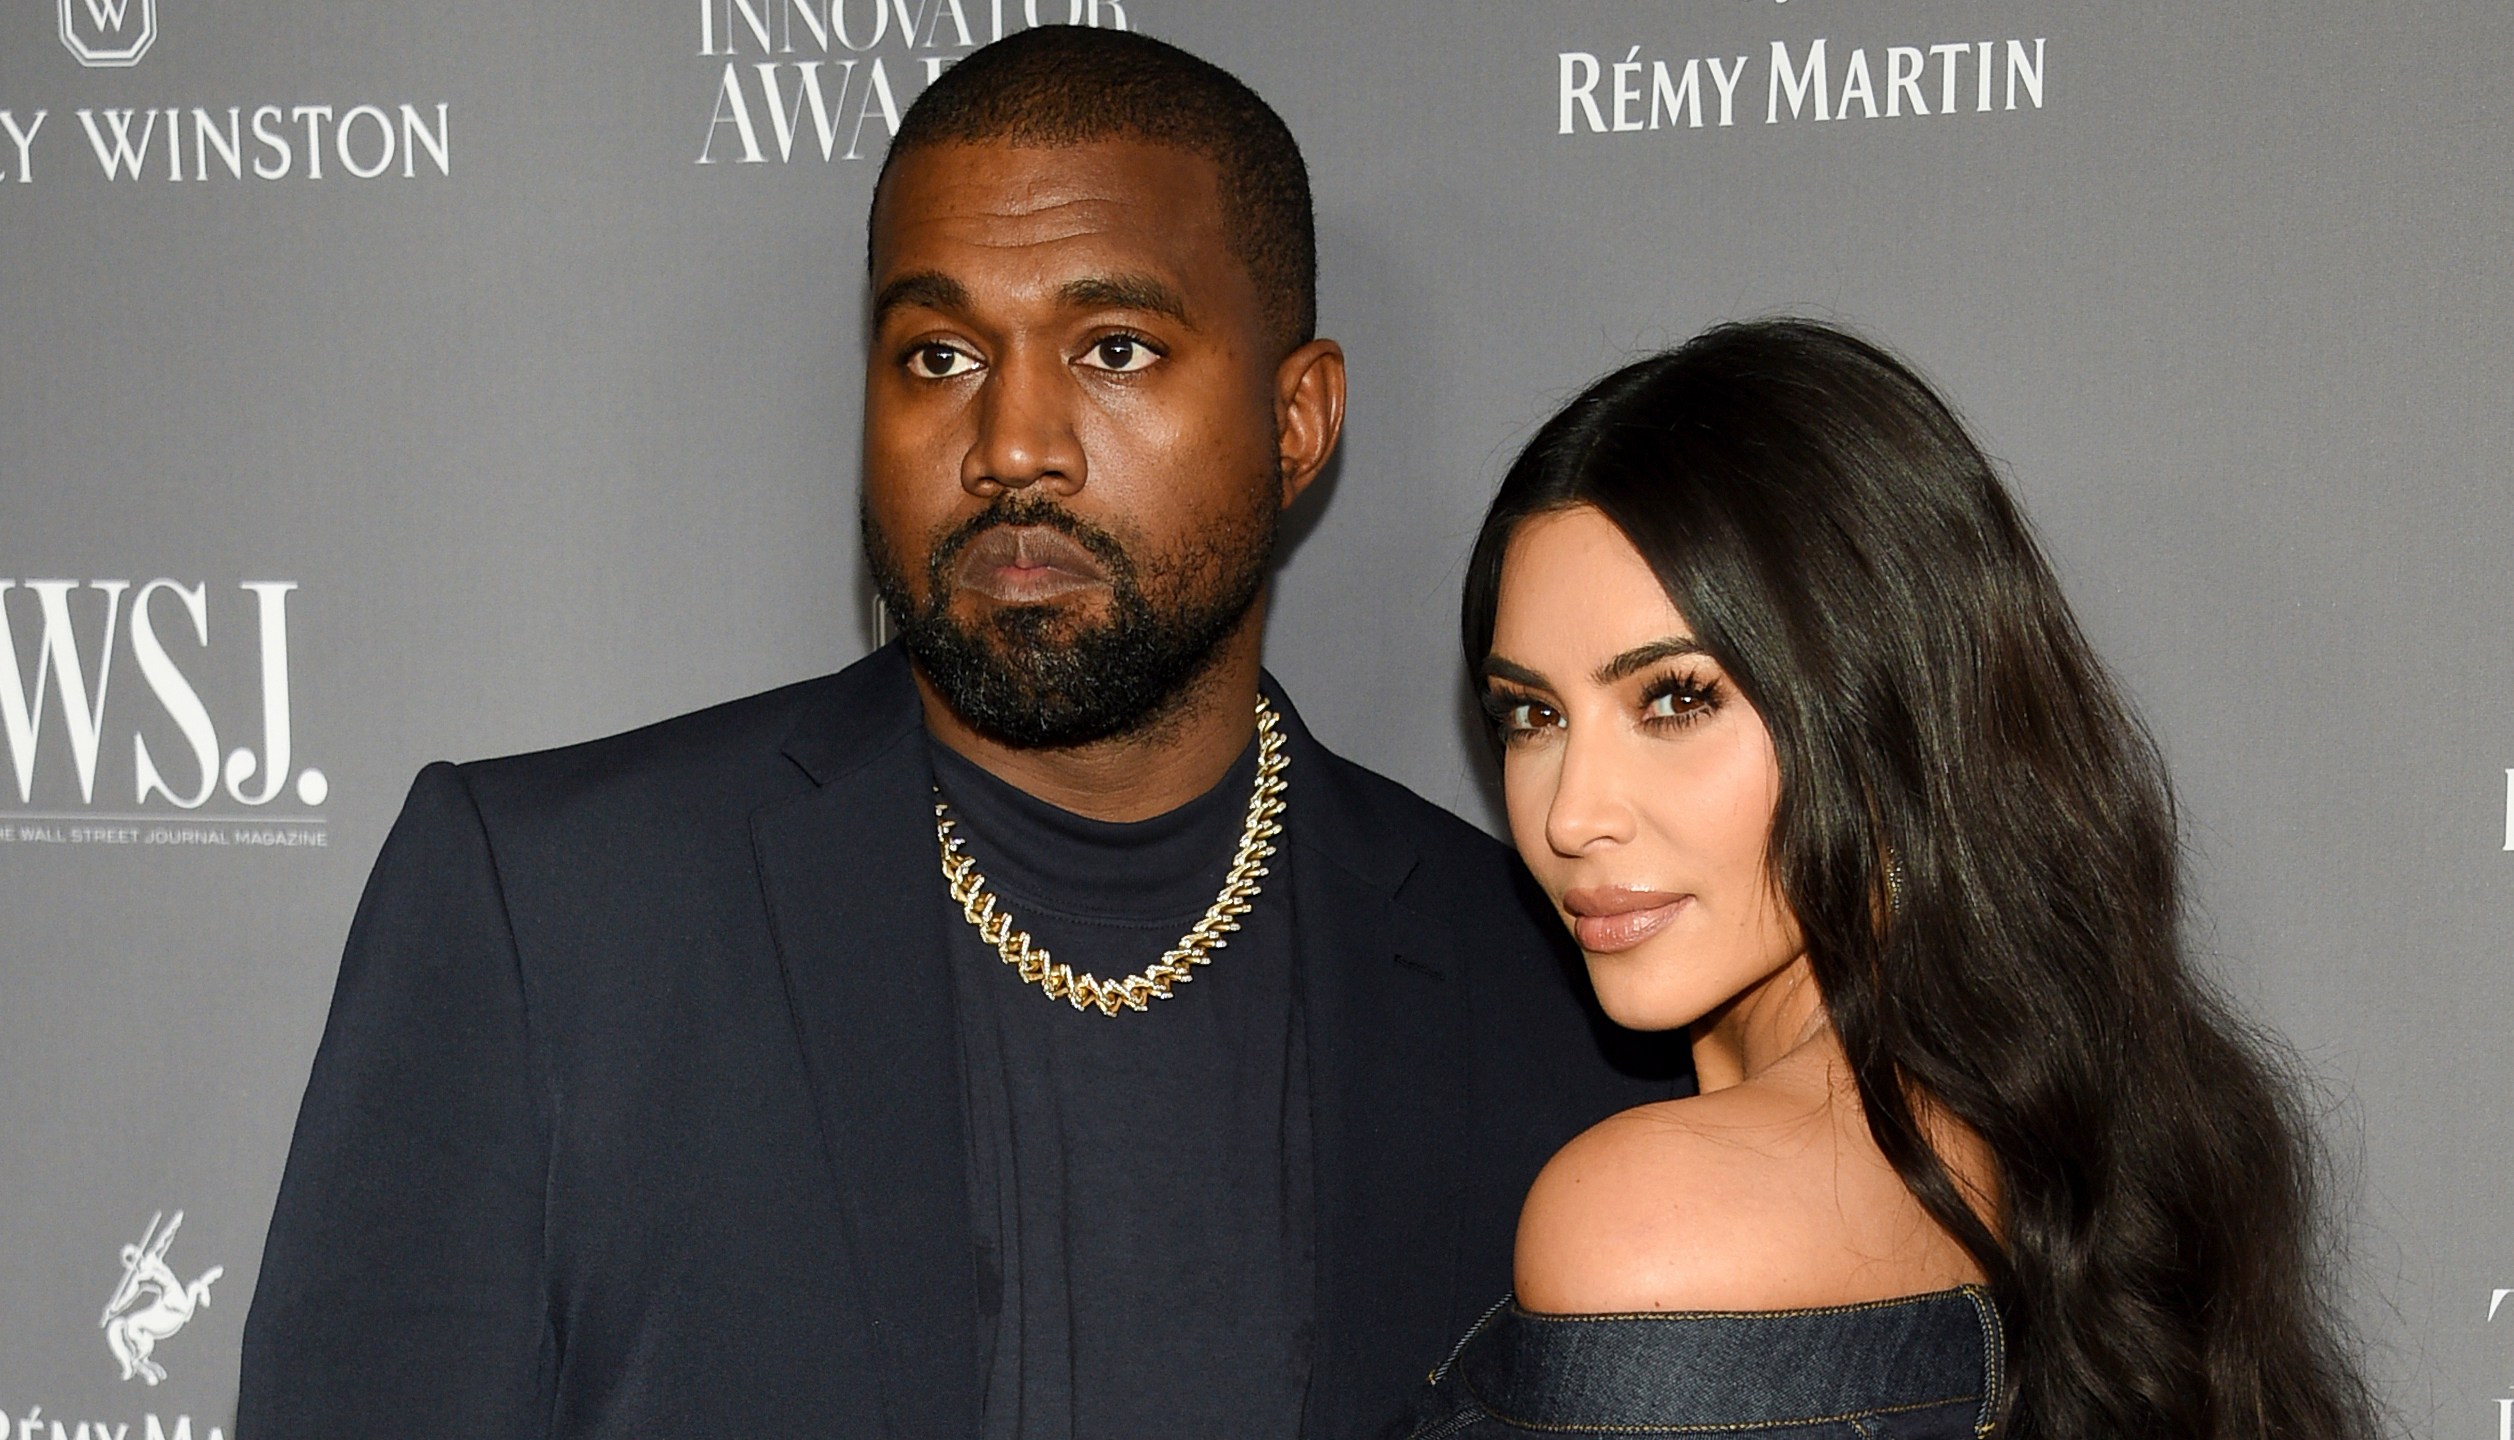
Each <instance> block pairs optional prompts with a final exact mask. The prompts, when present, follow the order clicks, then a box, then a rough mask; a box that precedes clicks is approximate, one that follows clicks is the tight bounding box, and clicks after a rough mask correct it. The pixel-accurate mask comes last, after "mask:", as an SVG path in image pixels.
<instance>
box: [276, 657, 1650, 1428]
mask: <svg viewBox="0 0 2514 1440" xmlns="http://www.w3.org/2000/svg"><path fill="white" fill-rule="evenodd" d="M1277 699H1278V704H1279V706H1280V708H1282V709H1283V710H1284V713H1285V719H1286V729H1287V731H1288V735H1287V748H1288V750H1289V754H1290V759H1291V771H1290V775H1289V779H1290V782H1291V791H1290V795H1289V797H1288V798H1289V802H1290V809H1289V813H1288V814H1287V816H1286V817H1285V819H1286V835H1287V843H1288V845H1289V846H1290V849H1291V866H1290V880H1291V885H1292V897H1293V913H1294V925H1295V934H1296V946H1297V955H1298V967H1299V980H1298V983H1299V986H1300V993H1301V996H1302V999H1303V1004H1304V1008H1305V1013H1306V1015H1307V1023H1308V1026H1309V1031H1308V1033H1309V1055H1310V1057H1311V1058H1310V1064H1311V1067H1312V1075H1311V1095H1312V1105H1313V1107H1314V1117H1313V1128H1314V1131H1315V1143H1316V1147H1317V1155H1316V1174H1317V1215H1316V1264H1317V1272H1318V1273H1317V1285H1316V1297H1317V1299H1316V1303H1317V1315H1316V1325H1315V1331H1314V1334H1315V1349H1314V1359H1313V1362H1312V1377H1311V1382H1310V1393H1309V1396H1308V1401H1307V1411H1306V1419H1305V1422H1304V1425H1303V1430H1304V1433H1306V1434H1311V1435H1319V1436H1345V1435H1355V1434H1361V1433H1366V1432H1369V1431H1371V1430H1373V1429H1374V1428H1376V1427H1377V1426H1378V1425H1380V1424H1381V1423H1382V1422H1383V1421H1384V1420H1386V1419H1388V1418H1390V1417H1392V1416H1393V1415H1395V1414H1396V1413H1397V1412H1398V1411H1399V1410H1400V1409H1402V1407H1403V1406H1404V1404H1405V1403H1406V1401H1407V1400H1408V1398H1409V1396H1410V1395H1411V1393H1412V1392H1413V1390H1414V1389H1415V1388H1417V1387H1419V1386H1420V1385H1421V1384H1422V1383H1423V1379H1424V1375H1425V1372H1426V1371H1427V1370H1428V1369H1429V1368H1430V1367H1431V1366H1432V1365H1433V1364H1434V1363H1435V1362H1437V1361H1438V1360H1439V1358H1440V1356H1441V1354H1442V1352H1443V1350H1444V1348H1445V1346H1446V1344H1447V1342H1448V1341H1450V1340H1451V1339H1452V1338H1454V1337H1455V1336H1456V1335H1457V1334H1458V1333H1459V1332H1461V1331H1463V1330H1464V1329H1465V1328H1466V1326H1467V1325H1468V1324H1469V1323H1470V1322H1471V1321H1472V1320H1473V1319H1474V1317H1475V1315H1476V1314H1477V1313H1479V1312H1480V1311H1481V1310H1482V1308H1483V1307H1484V1306H1485V1305H1487V1304H1489V1303H1490V1302H1491V1301H1492V1300H1493V1299H1494V1298H1496V1297H1497V1296H1499V1295H1500V1294H1501V1293H1502V1291H1503V1290H1504V1289H1505V1287H1506V1286H1507V1285H1508V1283H1509V1264H1510V1245H1511V1234H1512V1229H1513V1226H1514V1223H1515V1217H1516V1214H1517V1209H1518V1204H1519V1201H1520V1198H1521V1197H1522V1195H1523V1194H1524V1193H1525V1191H1526V1188H1527V1185H1528V1183H1529V1181H1530V1180H1531V1179H1532V1178H1533V1177H1534V1175H1535V1173H1536V1170H1537V1168H1538V1167H1539V1166H1540V1165H1541V1164H1542V1163H1543V1162H1544V1160H1545V1158H1546V1156H1547V1155H1549V1154H1550V1153H1551V1152H1552V1151H1553V1150H1554V1149H1555V1148H1556V1147H1557V1146H1559V1145H1561V1144H1562V1143H1563V1142H1564V1141H1565V1140H1567V1139H1569V1138H1570V1137H1571V1136H1572V1135H1574V1134H1575V1133H1577V1132H1578V1131H1579V1130H1581V1129H1582V1128H1584V1127H1585V1126H1587V1125H1589V1124H1590V1123H1592V1122H1594V1121H1596V1120H1597V1119H1599V1118H1600V1117H1602V1116H1604V1115H1606V1114H1608V1113H1610V1112H1612V1111H1614V1110H1617V1109H1620V1108H1622V1107H1625V1106H1628V1105H1632V1104H1636V1103H1640V1102H1642V1101H1646V1100H1651V1099H1657V1098H1664V1097H1665V1096H1667V1095H1669V1094H1671V1093H1673V1091H1674V1088H1675V1087H1676V1086H1678V1085H1681V1084H1682V1081H1681V1079H1679V1078H1677V1077H1678V1076H1680V1075H1681V1070H1680V1069H1679V1068H1677V1067H1678V1066H1680V1065H1681V1062H1680V1061H1678V1062H1674V1063H1673V1064H1671V1063H1670V1060H1669V1057H1668V1055H1667V1051H1666V1047H1665V1046H1663V1045H1656V1046H1654V1045H1645V1044H1640V1043H1636V1042H1634V1041H1633V1039H1632V1037H1619V1036H1617V1035H1615V1034H1613V1033H1610V1028H1609V1027H1606V1026H1605V1025H1604V1023H1603V1022H1602V1021H1601V1020H1599V1018H1598V1017H1597V1015H1596V1013H1595V1009H1594V1002H1593V1001H1591V1000H1590V999H1589V998H1588V996H1587V991H1586V988H1585V986H1584V985H1583V984H1581V983H1579V982H1578V981H1577V978H1576V956H1571V955H1568V954H1567V952H1566V950H1565V947H1564V945H1563V942H1562V937H1561V934H1560V927H1559V926H1557V925H1555V924H1554V923H1553V922H1552V921H1551V919H1550V917H1548V916H1546V915H1545V914H1544V913H1543V912H1542V908H1541V907H1542V901H1541V899H1539V898H1537V897H1535V896H1534V895H1533V894H1532V891H1531V889H1530V887H1529V886H1528V884H1527V882H1526V881H1525V879H1524V877H1523V875H1522V873H1521V872H1520V870H1519V868H1518V866H1517V864H1516V862H1515V861H1514V860H1513V859H1512V858H1511V856H1510V855H1509V854H1508V852H1507V851H1506V850H1504V849H1503V848H1502V847H1501V846H1499V845H1497V844H1495V843H1494V842H1493V841H1492V840H1491V839H1490V838H1488V837H1487V836H1485V835H1483V834H1482V833H1480V832H1479V831H1477V830H1475V829H1473V828H1472V827H1470V826H1468V825H1466V824H1464V823H1463V822H1461V821H1459V820H1457V819H1456V818H1454V817H1452V816H1450V815H1448V814H1446V813H1444V812H1443V811H1441V810H1439V809H1437V808H1435V807H1433V806H1431V805H1429V804H1427V803H1425V802H1424V801H1422V800H1420V799H1418V798H1416V797H1415V796H1414V795H1412V794H1411V793H1409V792H1407V791H1406V790H1404V789H1402V788H1400V787H1399V786H1397V785H1395V784H1393V783H1391V782H1389V781H1387V780H1384V779H1382V778H1380V777H1378V776H1376V775H1373V774H1371V773H1369V772H1368V771H1365V770H1362V769H1360V768H1359V767H1357V766H1354V765H1352V764H1349V763H1347V762H1345V761H1342V760H1339V759H1337V758H1336V757H1334V756H1332V755H1330V754H1328V753H1327V752H1326V751H1324V750H1323V749H1321V748H1319V746H1318V744H1317V742H1316V741H1314V740H1313V739H1311V738H1310V736H1309V734H1308V733H1307V732H1306V731H1305V730H1304V729H1303V728H1302V726H1301V723H1300V721H1299V718H1298V717H1297V716H1296V715H1293V714H1292V713H1291V710H1290V707H1289V705H1288V704H1283V703H1282V702H1281V697H1280V696H1279V695H1278V696H1277ZM921 724H922V721H921V718H920V712H919V709H918V703H917V697H916V694H915V690H914V688H913V686H912V684H911V683H910V678H909V674H908V668H907V665H906V662H905V661H904V659H903V658H902V657H901V656H900V654H899V653H898V652H897V650H896V648H895V647H894V648H892V649H889V650H884V651H881V652H877V653H876V654H875V655H873V656H872V657H870V658H868V659H867V660H865V661H863V662H862V663H860V664H857V665H855V666H853V667H851V668H849V669H847V670H846V671H844V672H842V673H840V674H838V675H834V676H830V677H826V678H824V679H820V680H815V681H810V682H807V683H804V684H801V685H796V686H792V687H789V688H787V689H783V690H778V691H774V692H771V693H769V694H766V695H761V696H757V697H753V698H751V699H747V700H741V701H736V702H734V703H732V704H728V705H723V706H719V707H716V708H714V709H711V710H706V711H701V712H699V713H697V714H694V715H688V716H684V717H682V718H679V719H676V720H671V721H667V722H665V723H663V724H660V725H656V726H652V727H650V728H647V729H644V730H639V731H636V732H633V733H630V734H627V735H622V736H618V737H614V738H612V739H608V740H601V741H596V742H594V743H591V744H586V745H579V746H575V747H572V748H569V749H564V750H557V751H551V752H547V753H543V754H538V755H528V756H521V757H516V758H510V759H503V760H493V761H485V762H481V763H478V764H473V765H466V766H461V767H456V766H451V765H442V764H439V765H431V766H429V767H428V768H427V769H426V770H424V771H423V772H421V774H420V775H419V778H418V781H417V783H416V784H415V785H414V786H413V788H412V790H411V794H410V799H409V802H408V804H407V806H406V808H405V809H404V811H403V813H402V817H401V819H400V821H399V822H398V823H397V824H396V825H395V827H394V829H393V832H392V835H391V837H390V838H389V839H388V840H387V841H386V842H385V845H384V849H383V852H382V854H381V856H380V857H379V858H378V860H377V862H376V868H375V873H374V876H373V878H372V879H371V880H370V881H369V883H368V887H367V892H366V896H365V898H364V900H363V901H362V902H361V904H360V906H359V911H358V917H357V920H356V922H355V924H354V925H353V927H352V929H351V931H350V936H349V943H348V947H347V951H346V953H345V955H344V956H343V958H342V961H341V970H340V980H339V985H338V989H337V991H336V993H335V995H334V997H333V1001H332V1010H331V1017H330V1021H329V1024H328V1026H327V1028H326V1031H325V1034H324V1037H323V1043H322V1047H321V1049H320V1051H319V1053H318V1054H317V1056H316V1058H315V1062H314V1070H313V1075H312V1078H311V1080H310V1082H309V1083H308V1086H307V1089H306V1096H305V1101H304V1105H303V1108H302V1110H301V1112H300V1114H299V1117H298V1121H297V1131H296V1137H295V1141H294V1144H293V1147H292V1149H291V1151H290V1154H289V1158H288V1168H287V1173H286V1176H285V1179H284V1181H283V1182H282V1185H281V1187H280V1195H279V1204H278V1208H277V1210H276V1212H275V1213H274V1215H273V1217H272V1220H271V1230H270V1239H269V1244H268V1247H267V1249H266V1251H265V1253H264V1256H263V1263H262V1273H261V1279H260V1282H259V1285H258V1288H257V1289H256V1291H255V1294H254V1300H253V1309H252V1312H251V1315H250V1318H249V1319H248V1321H247V1323H246V1327H245V1338H244V1373H243V1391H242V1397H241V1400H240V1403H239V1407H238V1413H237V1433H238V1436H239V1440H290V1437H298V1436H303V1437H308V1440H312V1437H322V1440H337V1437H340V1436H344V1435H357V1436H366V1437H375V1436H390V1435H411V1436H420V1435H425V1436H461V1437H465V1440H505V1437H534V1440H539V1437H560V1436H565V1437H579V1436H672V1437H675V1440H683V1437H693V1436H702V1435H723V1436H736V1435H738V1436H742V1437H744V1440H758V1437H761V1436H768V1435H778V1436H787V1435H814V1436H867V1437H872V1436H887V1437H892V1440H948V1437H957V1436H965V1435H969V1434H971V1433H972V1432H973V1431H974V1430H975V1428H976V1421H977V1414H978V1405H979V1398H980V1397H979V1383H980V1376H979V1373H978V1361H977V1353H978V1335H979V1329H978V1326H979V1313H978V1298H977V1289H976V1275H975V1258H974V1254H975V1247H974V1243H973V1240H972V1230H971V1220H970V1200H969V1182H968V1176H967V1159H966V1157H967V1140H966V1137H965V1134H964V1131H965V1128H966V1122H965V1119H964V1114H963V1108H962V1102H961V1094H960V1089H961V1066H960V1061H959V1052H958V1048H957V1031H956V1028H955V1021H954V1013H953V1001H952V989H951V984H950V978H949V975H948V972H947V970H946V968H945V965H946V959H945V957H946V954H947V951H946V948H945V932H944V928H943V927H944V925H945V923H946V921H947V919H948V915H947V912H946V909H945V903H944V901H943V899H942V896H941V891H940V886H941V883H942V882H941V879H940V876H939V874H938V873H937V864H936V858H935V841H934V830H933V818H932V815H933V812H932V808H931V804H930V801H929V797H928V793H927V788H926V787H927V775H928V771H927V768H926V766H925V765H923V764H922V763H920V762H919V760H918V750H917V746H918V745H919V743H921V742H920V737H919V729H920V726H921ZM1224 969H1225V970H1227V966H1225V967H1224ZM1215 974H1216V978H1215V979H1214V980H1211V981H1208V982H1207V983H1225V982H1226V980H1227V976H1225V975H1224V972H1223V971H1222V970H1217V971H1216V972H1215ZM1043 1003H1044V1002H1043ZM1159 1020H1160V1016H1159V1015H1158V1014H1157V1013H1153V1014H1148V1015H1145V1016H1141V1017H1135V1016H1121V1017H1120V1018H1119V1019H1118V1020H1117V1021H1116V1022H1113V1023H1119V1024H1133V1023H1153V1024H1157V1023H1159ZM1619 1046H1620V1047H1622V1050H1621V1052H1620V1053H1616V1054H1611V1055H1610V1053H1609V1052H1610V1051H1615V1050H1617V1048H1618V1047H1619ZM1141 1120H1142V1123H1143V1124H1144V1126H1146V1127H1147V1128H1153V1127H1157V1126H1159V1125H1160V1124H1161V1123H1162V1109H1161V1105H1160V1100H1159V1097H1158V1096H1145V1097H1144V1098H1143V1101H1142V1104H1141Z"/></svg>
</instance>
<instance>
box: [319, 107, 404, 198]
mask: <svg viewBox="0 0 2514 1440" xmlns="http://www.w3.org/2000/svg"><path fill="white" fill-rule="evenodd" d="M361 115H363V116H366V117H367V118H368V119H370V120H373V121H374V122H375V128H376V133H378V134H380V135H382V136H383V137H384V151H383V153H382V154H381V155H380V156H378V157H377V159H376V162H375V163H374V164H373V165H367V166H361V165H360V164H359V163H358V162H357V160H355V159H354V158H352V157H351V155H350V153H349V131H350V128H351V127H352V126H354V125H356V124H357V123H358V117H359V116H361ZM332 153H333V154H335V155H338V156H339V157H340V168H342V169H343V170H346V171H348V172H349V173H350V174H352V175H355V176H357V177H358V178H359V179H361V180H372V179H374V178H375V177H376V176H378V175H381V174H383V173H384V172H385V171H387V170H390V169H392V168H393V117H392V116H390V115H387V114H385V113H384V112H383V111H382V110H379V109H377V108H376V107H375V106H373V105H358V106H354V107H352V108H351V109H350V111H349V113H348V114H346V115H343V116H342V117H340V127H339V128H338V129H336V130H334V131H333V132H332Z"/></svg>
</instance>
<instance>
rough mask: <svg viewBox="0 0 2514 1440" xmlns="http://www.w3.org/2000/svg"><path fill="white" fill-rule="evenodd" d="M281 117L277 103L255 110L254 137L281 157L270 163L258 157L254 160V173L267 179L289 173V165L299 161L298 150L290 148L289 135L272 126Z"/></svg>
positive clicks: (273, 178)
mask: <svg viewBox="0 0 2514 1440" xmlns="http://www.w3.org/2000/svg"><path fill="white" fill-rule="evenodd" d="M279 118H280V114H279V107H278V106H276V105H265V106H263V107H261V108H260V109H258V110H256V111H254V112H253V138H254V139H256V140H259V141H261V142H262V145H263V148H264V149H267V150H270V151H271V152H273V153H274V154H275V155H277V156H278V157H279V158H278V160H277V161H276V162H275V163H273V164H269V165H265V164H263V163H262V162H261V161H260V160H258V159H257V160H255V161H254V162H253V173H254V174H256V175H259V176H261V177H262V178H263V179H265V180H276V179H278V178H279V177H280V176H282V175H285V174H287V173H288V167H289V166H291V165H294V164H296V163H297V152H296V151H294V150H292V149H290V148H289V146H288V137H287V136H285V135H282V134H280V133H279V132H278V131H276V130H273V129H272V128H271V126H272V125H273V124H274V123H276V122H277V121H278V120H279Z"/></svg>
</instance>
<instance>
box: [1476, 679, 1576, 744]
mask: <svg viewBox="0 0 2514 1440" xmlns="http://www.w3.org/2000/svg"><path fill="white" fill-rule="evenodd" d="M1483 702H1484V718H1485V720H1487V721H1488V722H1490V723H1491V725H1492V727H1493V733H1494V734H1495V735H1498V736H1500V737H1501V742H1502V743H1503V744H1504V745H1516V744H1518V743H1519V742H1520V741H1522V740H1525V739H1527V738H1528V737H1529V736H1531V735H1535V734H1538V733H1539V732H1541V731H1545V730H1552V729H1557V728H1559V727H1560V726H1561V724H1562V717H1561V716H1560V715H1558V714H1556V713H1555V712H1554V707H1552V706H1551V705H1548V704H1546V703H1545V702H1544V701H1542V700H1540V699H1538V698H1536V697H1535V696H1533V695H1530V694H1527V693H1525V692H1524V691H1518V690H1510V689H1505V688H1503V687H1502V686H1498V685H1488V686H1486V687H1485V689H1484V695H1483Z"/></svg>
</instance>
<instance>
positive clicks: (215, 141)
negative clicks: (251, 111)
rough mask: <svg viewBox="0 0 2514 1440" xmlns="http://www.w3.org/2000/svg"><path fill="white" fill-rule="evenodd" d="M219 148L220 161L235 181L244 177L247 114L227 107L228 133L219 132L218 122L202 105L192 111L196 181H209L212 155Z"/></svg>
mask: <svg viewBox="0 0 2514 1440" xmlns="http://www.w3.org/2000/svg"><path fill="white" fill-rule="evenodd" d="M212 146H215V147H217V149H218V158H219V159H220V160H221V161H223V162H225V164H226V166H227V173H228V174H229V175H230V176H232V177H233V178H235V179H238V180H242V179H243V178H244V111H243V110H242V109H241V108H240V107H238V106H234V105H230V106H228V107H227V130H226V133H225V134H223V135H222V134H221V133H219V129H218V121H217V120H216V119H215V118H214V117H212V116H211V114H210V112H208V111H207V110H203V109H201V108H199V107H198V106H195V107H193V111H192V157H193V158H192V163H193V166H194V174H193V177H192V178H193V179H195V180H207V179H208V178H209V152H210V149H211V147H212Z"/></svg>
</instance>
